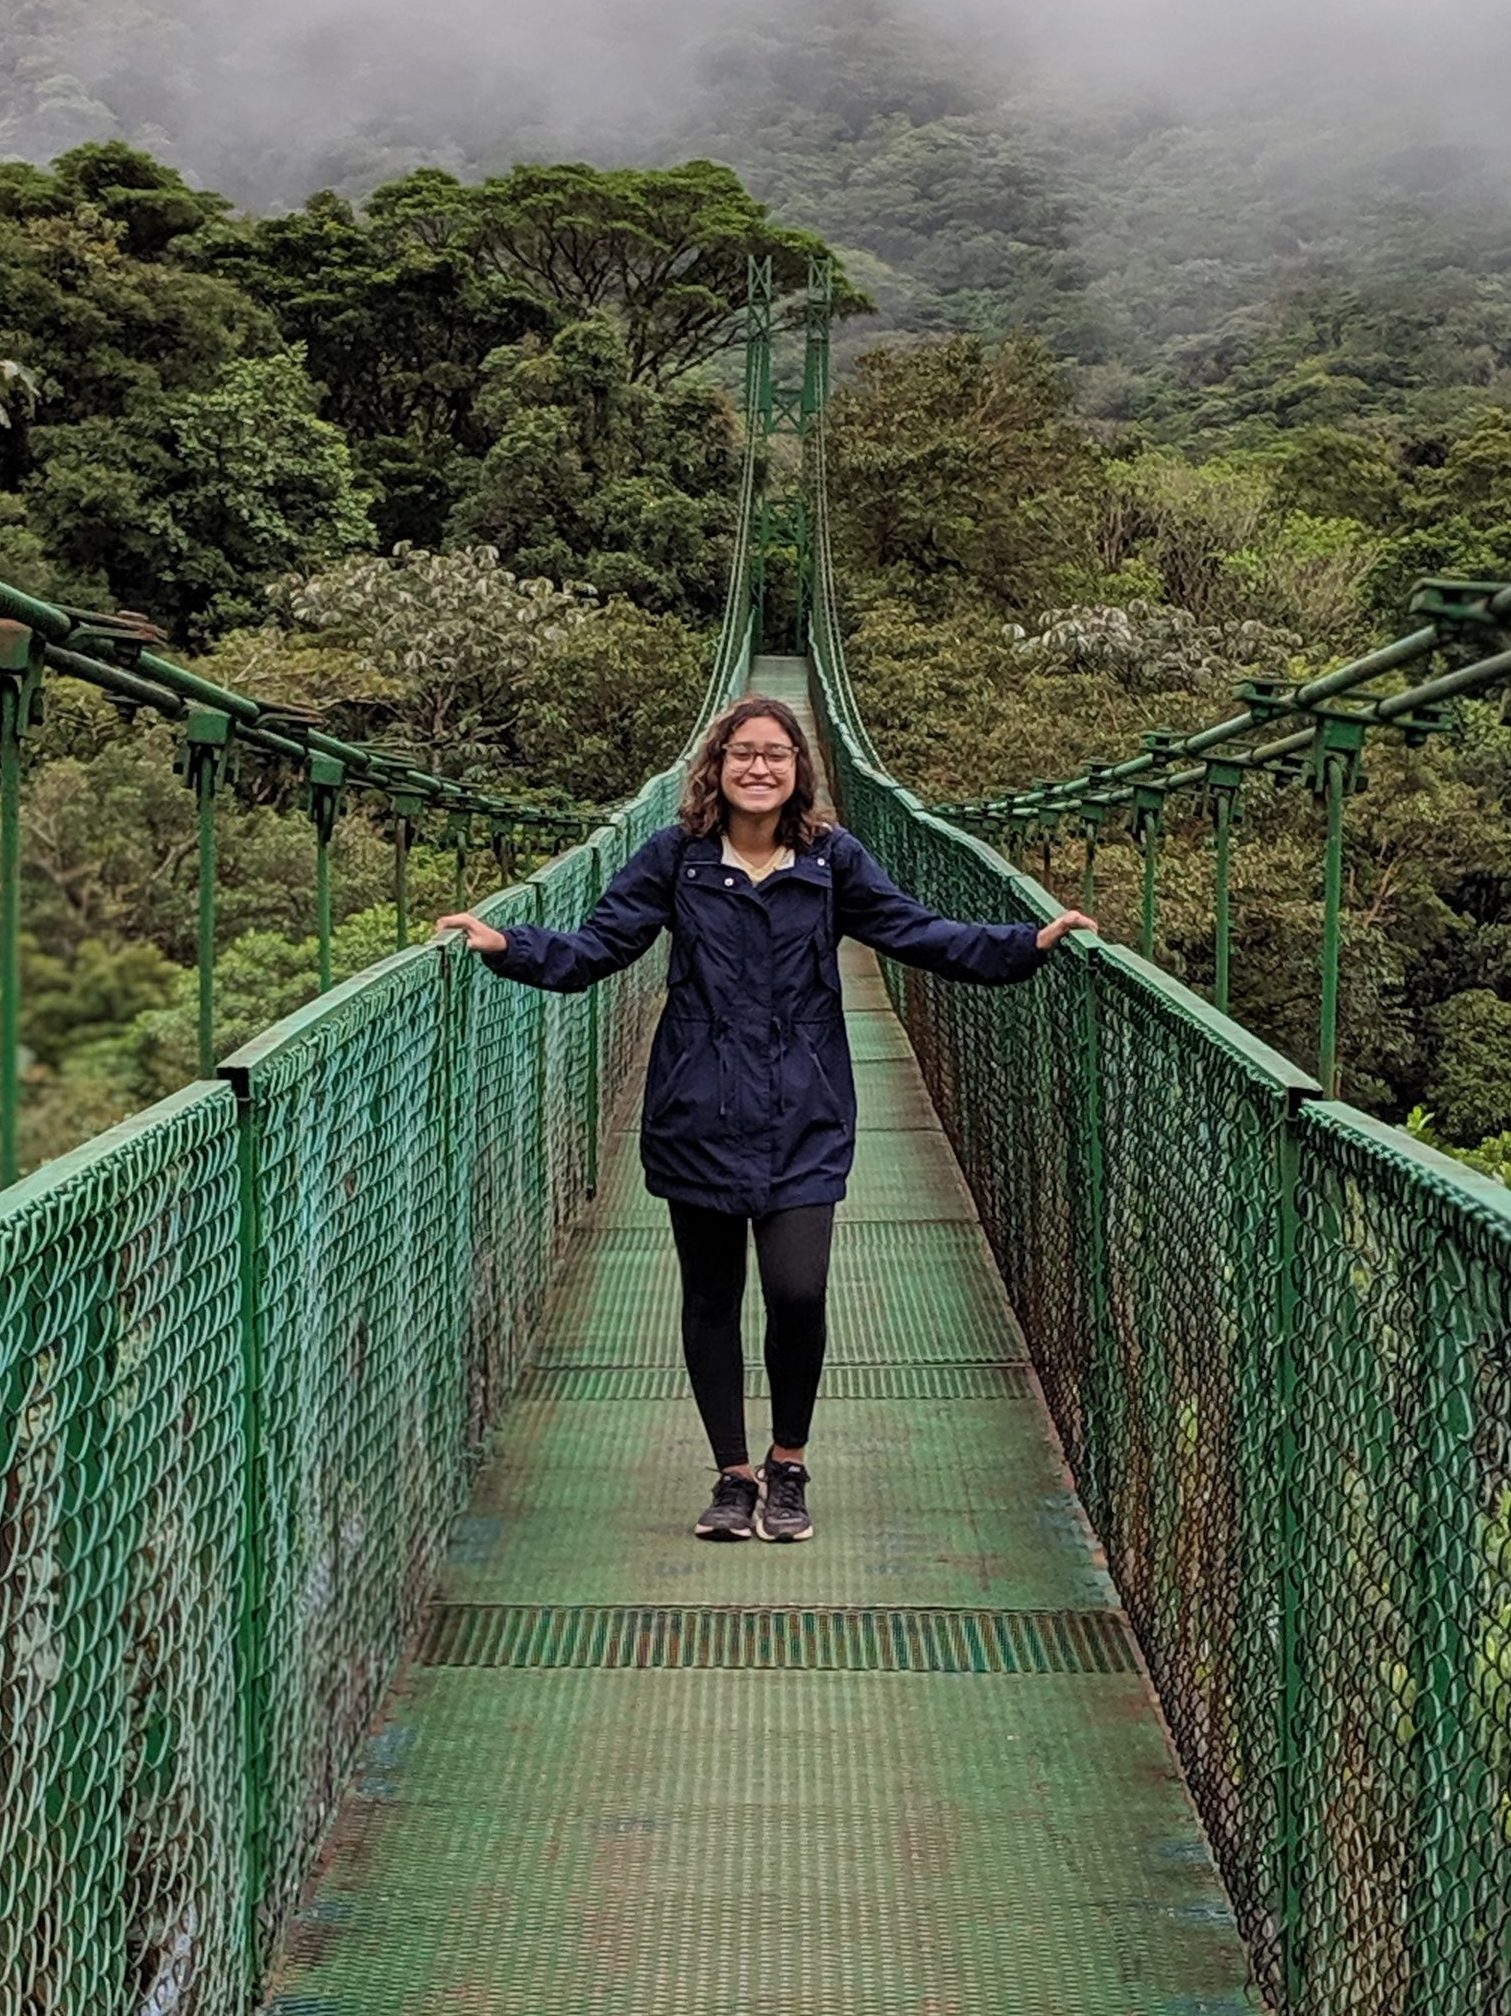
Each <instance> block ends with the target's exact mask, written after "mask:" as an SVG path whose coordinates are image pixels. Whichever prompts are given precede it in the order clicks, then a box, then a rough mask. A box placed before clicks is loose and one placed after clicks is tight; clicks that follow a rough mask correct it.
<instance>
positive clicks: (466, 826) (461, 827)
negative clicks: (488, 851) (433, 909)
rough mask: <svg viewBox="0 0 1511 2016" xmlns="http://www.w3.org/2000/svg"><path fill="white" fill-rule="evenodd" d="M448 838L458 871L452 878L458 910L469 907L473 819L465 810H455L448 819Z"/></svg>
mask: <svg viewBox="0 0 1511 2016" xmlns="http://www.w3.org/2000/svg"><path fill="white" fill-rule="evenodd" d="M446 838H447V840H448V841H449V842H450V843H451V848H452V852H453V855H454V858H455V862H456V873H455V876H454V877H453V879H452V884H451V892H452V898H453V900H454V902H455V904H456V907H457V909H458V910H465V909H466V907H467V855H468V850H469V848H470V846H471V843H472V821H471V819H469V818H468V816H467V814H466V813H465V812H453V813H452V814H451V815H450V817H449V818H448V819H447V821H446Z"/></svg>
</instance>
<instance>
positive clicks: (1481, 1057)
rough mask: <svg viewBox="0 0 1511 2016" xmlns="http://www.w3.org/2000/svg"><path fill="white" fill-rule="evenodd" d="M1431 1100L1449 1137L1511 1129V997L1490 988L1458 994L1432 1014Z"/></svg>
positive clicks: (1469, 1140) (1467, 1140) (1468, 1139)
mask: <svg viewBox="0 0 1511 2016" xmlns="http://www.w3.org/2000/svg"><path fill="white" fill-rule="evenodd" d="M1430 1027H1431V1033H1432V1037H1433V1046H1434V1049H1433V1057H1432V1063H1431V1068H1430V1070H1429V1072H1428V1076H1427V1083H1426V1087H1425V1090H1426V1096H1427V1101H1428V1104H1429V1105H1430V1106H1431V1107H1432V1108H1433V1110H1434V1112H1435V1114H1436V1115H1437V1117H1438V1118H1439V1119H1440V1120H1441V1122H1442V1125H1443V1126H1444V1128H1445V1129H1446V1130H1447V1132H1448V1134H1449V1136H1450V1138H1451V1139H1452V1140H1454V1141H1456V1142H1460V1143H1464V1144H1471V1145H1472V1144H1473V1143H1474V1142H1476V1141H1478V1140H1480V1139H1481V1138H1482V1137H1483V1136H1485V1135H1488V1134H1504V1133H1506V1132H1508V1131H1511V1001H1503V1000H1502V999H1501V998H1500V996H1499V995H1497V994H1493V993H1491V992H1490V991H1489V989H1488V988H1483V987H1476V988H1473V989H1471V990H1470V991H1469V992H1468V993H1465V994H1455V995H1453V996H1452V997H1451V998H1450V999H1449V1000H1447V1001H1445V1002H1443V1003H1442V1005H1441V1006H1440V1007H1439V1008H1437V1009H1436V1010H1435V1011H1434V1013H1433V1015H1432V1017H1431V1024H1430Z"/></svg>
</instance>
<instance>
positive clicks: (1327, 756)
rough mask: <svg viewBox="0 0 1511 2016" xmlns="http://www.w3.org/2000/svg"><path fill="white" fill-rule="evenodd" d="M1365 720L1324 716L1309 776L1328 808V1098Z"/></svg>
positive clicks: (1324, 1034)
mask: <svg viewBox="0 0 1511 2016" xmlns="http://www.w3.org/2000/svg"><path fill="white" fill-rule="evenodd" d="M1364 732H1365V730H1364V723H1363V722H1362V721H1360V720H1357V719H1349V718H1347V717H1345V716H1341V715H1337V714H1324V715H1323V716H1322V717H1321V719H1320V720H1319V721H1318V723H1317V733H1316V736H1315V738H1314V740H1313V743H1312V754H1311V761H1310V765H1309V769H1308V775H1309V778H1310V782H1311V785H1312V790H1313V792H1314V793H1315V794H1316V795H1317V796H1318V797H1319V798H1321V799H1322V800H1323V802H1324V804H1325V805H1326V807H1327V857H1326V862H1325V866H1324V871H1323V892H1322V900H1323V913H1322V1027H1321V1035H1320V1039H1319V1042H1318V1046H1317V1051H1318V1067H1317V1076H1318V1077H1319V1078H1320V1079H1321V1080H1322V1089H1323V1091H1324V1092H1325V1094H1326V1095H1327V1097H1328V1098H1329V1099H1336V1098H1337V1096H1338V966H1339V959H1340V954H1341V946H1342V936H1343V810H1344V806H1345V804H1346V803H1347V800H1348V795H1349V793H1350V792H1351V791H1355V790H1357V789H1358V788H1359V785H1360V781H1361V778H1360V768H1359V757H1360V752H1361V751H1362V750H1363V747H1364Z"/></svg>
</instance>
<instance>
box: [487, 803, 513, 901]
mask: <svg viewBox="0 0 1511 2016" xmlns="http://www.w3.org/2000/svg"><path fill="white" fill-rule="evenodd" d="M488 844H489V846H490V847H491V848H492V849H493V858H494V860H495V861H496V862H497V863H498V872H499V880H500V883H501V885H502V887H504V888H505V889H507V888H509V887H510V885H511V884H512V883H513V882H514V880H515V876H516V872H517V870H516V863H515V849H514V829H513V828H512V827H511V826H510V824H509V822H508V821H507V820H506V819H490V820H489V822H488Z"/></svg>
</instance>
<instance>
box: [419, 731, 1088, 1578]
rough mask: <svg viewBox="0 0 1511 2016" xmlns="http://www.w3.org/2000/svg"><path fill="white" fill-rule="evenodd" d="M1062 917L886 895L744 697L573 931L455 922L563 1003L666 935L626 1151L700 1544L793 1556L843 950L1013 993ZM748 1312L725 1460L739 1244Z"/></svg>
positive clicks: (779, 737) (820, 1274)
mask: <svg viewBox="0 0 1511 2016" xmlns="http://www.w3.org/2000/svg"><path fill="white" fill-rule="evenodd" d="M1078 925H1084V926H1086V927H1087V928H1088V929H1091V930H1094V929H1095V928H1096V926H1095V924H1094V923H1093V922H1092V920H1091V919H1090V918H1089V917H1083V916H1082V915H1081V913H1080V912H1079V911H1076V910H1069V911H1066V912H1065V913H1064V914H1063V915H1062V916H1060V917H1057V918H1056V919H1055V921H1054V922H1053V923H1052V924H1048V925H1046V926H1045V927H1044V928H1043V929H1042V930H1036V929H1035V927H1034V926H1033V925H1031V924H957V923H951V922H949V921H948V920H947V919H945V918H942V917H937V916H935V915H934V913H933V912H932V911H930V910H927V909H925V908H924V906H923V905H922V904H920V903H915V902H914V901H913V900H912V898H911V897H909V896H905V895H903V893H902V891H901V890H899V889H898V888H896V887H895V886H894V884H893V883H891V882H890V881H889V880H888V879H887V877H886V875H885V874H883V872H882V870H881V868H880V867H879V866H878V864H877V863H876V862H875V861H874V860H873V859H872V857H871V856H870V855H869V854H868V853H867V852H866V850H865V848H864V847H863V846H862V845H861V844H860V842H859V841H858V840H857V839H856V838H855V837H854V835H853V834H851V833H847V832H846V831H845V829H844V828H843V827H841V826H829V825H826V824H824V823H823V822H821V821H820V820H819V819H818V818H817V817H816V816H815V813H814V772H813V761H812V757H811V755H810V753H809V749H808V743H807V740H806V738H805V737H804V734H803V731H802V729H801V727H800V726H799V724H798V721H797V717H796V716H795V715H794V714H793V712H792V710H791V709H790V708H789V707H787V706H785V705H784V704H783V703H782V702H781V701H779V700H768V699H763V698H762V697H760V696H759V695H754V694H752V695H749V696H747V697H746V698H745V699H743V700H740V701H737V702H736V703H735V704H734V705H733V706H732V707H728V708H726V709H725V711H724V712H723V713H722V714H721V715H720V716H719V717H718V719H717V720H715V721H714V722H713V724H712V725H711V727H710V728H709V730H708V734H707V737H706V738H705V740H704V743H703V746H702V748H701V750H700V752H699V754H698V756H697V758H696V760H695V761H694V763H693V765H692V769H691V771H690V773H689V776H688V780H687V786H686V789H685V792H684V794H683V799H682V804H681V807H680V809H679V812H678V818H677V823H676V825H674V826H667V827H664V828H663V829H662V830H661V831H660V832H658V833H653V834H652V835H651V837H650V839H649V840H647V841H646V843H645V845H644V846H643V847H641V848H640V850H639V852H638V853H636V854H635V855H634V856H633V858H632V859H631V860H629V861H627V862H626V863H625V865H624V867H623V868H622V869H620V871H619V873H618V874H617V875H616V876H615V877H614V879H613V881H612V882H611V883H610V884H609V886H608V888H607V889H606V890H605V891H604V894H603V897H602V899H601V900H600V902H599V903H598V906H597V908H596V909H595V910H594V911H593V914H592V916H591V917H589V919H588V920H587V922H586V923H585V924H584V925H583V927H582V929H581V930H579V931H551V930H547V929H545V928H544V927H543V926H541V925H532V924H522V925H514V926H512V927H511V928H510V930H509V932H508V933H507V935H505V934H503V933H501V932H498V931H493V930H490V929H489V927H488V926H487V925H486V924H483V923H481V922H480V921H479V920H478V919H477V918H476V917H474V916H472V915H471V914H470V913H469V912H464V913H462V914H461V915H458V916H452V917H443V918H442V919H441V920H440V923H439V924H438V925H437V927H436V928H437V929H438V930H441V931H450V930H459V931H465V932H466V934H467V943H468V945H469V946H470V947H471V948H472V949H473V950H474V951H476V952H480V953H481V954H482V955H483V959H484V961H485V963H486V964H487V965H488V966H490V967H491V968H492V969H493V971H494V972H495V973H499V974H502V975H503V976H504V977H505V978H507V979H510V980H520V981H523V982H524V983H525V984H526V985H527V986H530V987H547V988H553V989H558V990H560V991H562V992H565V993H575V992H577V991H579V990H580V989H582V988H585V987H590V986H591V985H592V984H593V982H594V981H595V980H601V979H603V978H604V976H605V975H606V974H609V973H615V972H618V971H619V970H620V968H621V967H624V966H628V965H629V964H630V962H631V961H632V960H635V959H638V958H639V957H640V955H641V954H642V953H643V952H645V951H647V950H648V949H649V947H650V946H651V945H652V944H653V943H654V941H655V939H656V937H657V936H658V934H659V933H660V932H661V931H662V930H663V928H664V929H666V930H668V931H670V933H671V939H672V943H671V962H670V970H669V973H668V977H667V995H666V1007H665V1009H664V1011H663V1013H662V1016H661V1020H660V1023H659V1024H658V1026H657V1029H656V1035H655V1040H654V1042H653V1043H652V1046H651V1056H650V1066H649V1070H648V1072H647V1074H646V1083H645V1102H644V1111H643V1117H642V1121H641V1131H640V1158H641V1161H642V1163H643V1165H644V1168H645V1180H646V1187H647V1188H648V1189H649V1190H650V1191H651V1193H652V1194H653V1195H654V1196H657V1197H664V1198H665V1199H666V1200H667V1203H668V1205H669V1207H670V1211H671V1225H672V1236H673V1238H674V1240H675V1242H676V1248H677V1257H678V1261H679V1263H680V1267H681V1273H682V1345H683V1352H684V1355H685V1357H686V1360H687V1370H688V1374H689V1377H690V1379H691V1382H692V1389H693V1395H694V1398H695V1399H696V1401H697V1404H698V1410H699V1412H700V1414H701V1415H702V1417H703V1425H704V1428H705V1429H706V1430H707V1433H708V1438H709V1442H710V1443H711V1445H712V1448H713V1457H714V1462H715V1463H716V1464H717V1466H718V1470H719V1480H718V1483H717V1485H716V1486H715V1488H714V1495H713V1501H712V1503H711V1504H710V1505H709V1506H708V1509H707V1510H706V1511H705V1512H704V1513H703V1515H702V1517H701V1518H700V1519H699V1520H698V1522H697V1524H696V1525H695V1527H694V1528H693V1530H694V1532H695V1533H696V1534H697V1535H698V1536H699V1538H700V1539H706V1540H747V1539H749V1538H750V1535H751V1531H752V1528H753V1529H754V1531H755V1532H756V1533H757V1534H759V1535H760V1537H761V1539H763V1540H807V1539H809V1538H810V1537H811V1536H812V1533H813V1522H812V1520H811V1518H810V1517H809V1513H808V1507H807V1501H806V1497H805V1489H806V1486H807V1484H808V1482H809V1473H808V1471H807V1469H806V1467H805V1466H804V1460H803V1459H804V1455H805V1453H806V1444H807V1440H808V1429H809V1423H810V1420H811V1417H812V1413H813V1405H814V1401H815V1398H816V1396H817V1393H818V1383H819V1373H820V1370H821V1368H822V1365H823V1358H824V1338H825V1326H824V1302H825V1295H826V1291H827V1285H828V1273H829V1246H830V1237H831V1234H832V1231H833V1225H834V1206H835V1204H836V1203H837V1202H838V1200H839V1199H840V1198H841V1197H842V1196H843V1195H844V1194H845V1178H846V1175H847V1174H848V1172H849V1169H850V1164H851V1161H852V1159H853V1157H854V1152H855V1088H854V1082H853V1079H852V1076H851V1070H850V1049H849V1044H848V1041H847V1039H846V1034H845V1021H844V1015H843V1012H842V1009H841V1004H840V981H839V961H838V957H837V950H838V946H839V941H840V939H841V938H845V937H850V938H855V939H858V940H859V941H860V943H861V944H863V945H869V946H872V947H873V948H874V949H875V950H876V951H878V952H884V953H886V954H887V955H888V956H889V957H890V958H893V959H900V960H902V961H904V962H905V963H907V964H908V965H912V966H923V967H927V968H928V969H929V970H930V971H931V972H934V973H940V974H943V975H945V976H947V977H948V978H950V979H952V980H974V981H981V982H984V983H986V984H988V985H993V984H999V983H1002V982H1006V981H1010V980H1026V979H1028V978H1029V976H1030V975H1031V974H1032V973H1034V972H1035V971H1036V970H1037V969H1038V967H1039V965H1040V964H1041V962H1042V960H1043V958H1044V955H1045V954H1046V953H1047V952H1048V951H1049V950H1050V948H1051V947H1052V946H1054V945H1056V944H1058V943H1059V941H1060V939H1061V938H1063V937H1064V936H1065V934H1066V932H1067V931H1072V930H1074V929H1075V928H1076V927H1077V926H1078ZM747 1220H748V1221H750V1223H751V1224H752V1225H753V1227H754V1230H755V1245H756V1260H757V1263H758V1265H759V1268H760V1275H761V1290H762V1294H763V1297H764V1299H765V1304H766V1369H767V1372H768V1374H769V1377H770V1381H771V1414H772V1440H771V1447H770V1449H769V1450H768V1452H767V1456H766V1460H765V1462H764V1463H763V1464H762V1466H761V1468H760V1470H759V1471H756V1470H753V1469H752V1467H751V1463H750V1458H749V1453H748V1450H747V1447H746V1442H745V1406H744V1383H745V1382H744V1365H743V1363H742V1360H741V1352H740V1303H741V1300H742V1297H743V1294H744V1289H745V1261H746V1222H747Z"/></svg>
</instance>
